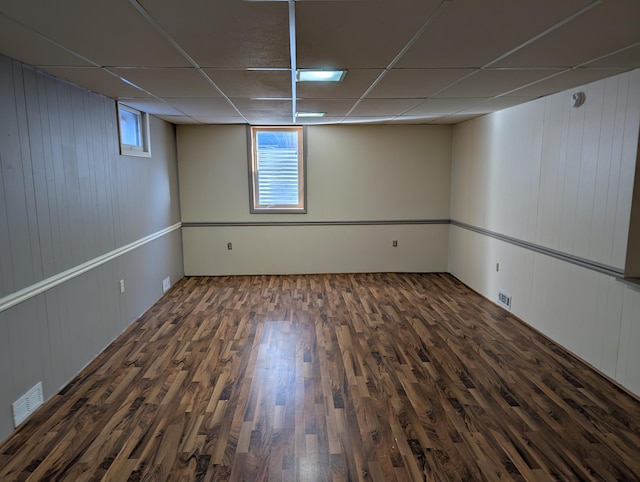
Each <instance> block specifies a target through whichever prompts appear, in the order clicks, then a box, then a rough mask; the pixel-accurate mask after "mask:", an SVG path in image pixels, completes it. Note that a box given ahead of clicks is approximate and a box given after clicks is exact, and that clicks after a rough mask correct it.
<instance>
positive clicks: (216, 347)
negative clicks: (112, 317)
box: [0, 274, 640, 481]
mask: <svg viewBox="0 0 640 482" xmlns="http://www.w3.org/2000/svg"><path fill="white" fill-rule="evenodd" d="M25 479H28V480H38V481H42V480H55V481H60V480H69V481H84V480H92V481H93V480H114V481H126V480H136V481H137V480H184V481H200V480H202V481H204V480H208V481H209V480H210V481H213V480H217V481H222V480H238V481H240V480H247V481H249V480H251V481H253V480H274V481H279V480H291V481H307V480H308V481H316V480H318V481H325V480H334V481H339V480H344V481H357V480H374V481H394V480H397V481H410V480H415V481H419V480H438V481H444V480H469V481H482V480H486V481H497V480H563V481H565V480H607V481H609V480H640V402H639V401H638V400H637V399H634V398H633V397H631V396H629V395H628V394H626V393H625V392H624V391H622V390H620V389H619V388H617V387H616V386H614V385H613V384H611V383H609V382H608V381H607V380H606V379H604V378H603V377H601V376H600V375H598V374H597V373H596V372H594V371H593V370H591V369H590V368H589V367H587V366H586V365H584V364H583V363H581V362H579V361H578V360H576V359H575V358H574V357H572V356H571V355H569V354H567V353H566V352H565V351H564V350H563V349H561V348H560V347H558V346H557V345H555V344H553V343H551V342H549V341H548V340H546V339H545V338H543V337H541V336H540V335H538V334H536V333H535V332H534V331H532V330H531V329H529V328H527V327H526V326H524V325H523V324H522V323H520V322H519V321H517V320H515V319H514V318H512V317H511V316H509V315H508V314H507V313H506V312H504V311H503V310H501V309H500V308H498V307H496V306H494V305H493V304H491V303H490V302H488V301H486V300H484V299H482V298H481V297H479V296H478V295H477V294H475V293H474V292H472V291H471V290H469V289H468V288H467V287H466V286H464V285H463V284H461V283H459V282H458V281H457V280H456V279H455V278H453V277H451V276H449V275H439V274H434V275H412V274H407V275H404V274H363V275H312V276H255V277H254V276H246V277H217V278H206V277H201V278H186V279H183V280H181V281H180V282H179V283H178V284H177V285H176V286H175V287H174V288H173V289H172V290H171V291H170V292H169V293H167V295H165V297H163V298H162V299H161V300H160V301H159V302H158V303H157V304H156V305H155V306H154V307H152V309H151V310H149V312H147V313H146V314H145V315H144V316H143V317H142V318H141V319H140V320H139V321H137V322H136V323H134V324H133V325H132V326H131V327H130V328H129V329H128V330H127V331H126V332H125V333H124V334H123V335H122V336H121V337H119V338H118V339H117V340H116V341H115V342H114V343H113V344H112V345H111V346H109V347H108V349H107V350H106V351H105V352H103V353H102V354H101V355H100V356H99V357H98V358H97V359H96V360H95V361H94V362H93V363H91V365H90V366H88V367H87V368H86V369H85V370H84V371H83V372H82V373H81V374H80V375H79V376H78V377H77V378H76V379H74V380H73V381H72V382H71V383H70V384H69V385H68V386H67V387H65V388H64V389H63V390H62V391H61V392H60V393H59V394H58V395H56V396H54V397H53V398H52V399H51V400H50V401H49V402H48V403H46V404H45V406H44V407H43V408H42V409H41V410H39V411H38V412H37V413H36V414H35V415H34V416H33V417H32V418H31V419H30V420H29V421H27V422H26V423H25V424H24V425H23V426H22V427H21V428H20V429H19V430H18V431H17V432H15V433H14V434H13V435H12V436H11V437H10V438H9V439H8V440H7V441H6V442H5V443H4V445H2V446H0V480H3V481H5V480H25Z"/></svg>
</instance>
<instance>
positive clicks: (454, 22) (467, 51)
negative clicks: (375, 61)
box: [396, 0, 590, 68]
mask: <svg viewBox="0 0 640 482" xmlns="http://www.w3.org/2000/svg"><path fill="white" fill-rule="evenodd" d="M589 3H590V1H589V0H563V1H561V2H559V1H557V0H518V1H515V2H514V1H513V0H482V1H477V0H455V1H451V2H446V3H445V4H444V5H445V7H444V9H443V11H442V13H441V14H440V15H439V16H438V17H437V18H436V19H435V21H434V22H433V23H432V24H431V25H429V27H428V28H427V30H426V32H425V33H424V34H423V35H422V36H421V37H420V38H419V39H418V41H417V42H416V43H415V44H414V45H413V46H412V47H411V48H410V49H409V50H408V51H407V53H406V54H405V55H404V56H403V57H402V59H400V61H399V62H398V64H397V65H396V67H402V68H478V67H482V66H484V65H485V64H487V63H488V62H491V61H492V60H494V59H496V58H498V57H499V56H500V55H503V54H505V53H506V52H508V51H509V50H511V49H513V48H515V47H517V46H518V45H520V44H521V43H523V42H525V41H527V40H529V39H530V38H532V37H533V36H535V35H537V34H538V33H540V32H542V31H544V30H545V29H547V28H549V27H551V26H552V25H554V24H556V23H557V22H559V21H560V20H562V19H564V18H566V17H568V16H569V15H571V14H573V13H574V12H576V11H578V10H580V9H581V8H582V7H584V6H585V5H588V4H589Z"/></svg>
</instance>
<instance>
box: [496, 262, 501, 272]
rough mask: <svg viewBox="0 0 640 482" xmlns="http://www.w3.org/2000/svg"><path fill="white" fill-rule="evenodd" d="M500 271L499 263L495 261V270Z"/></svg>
mask: <svg viewBox="0 0 640 482" xmlns="http://www.w3.org/2000/svg"><path fill="white" fill-rule="evenodd" d="M497 271H500V263H496V272H497Z"/></svg>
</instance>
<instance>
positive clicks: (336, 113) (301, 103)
mask: <svg viewBox="0 0 640 482" xmlns="http://www.w3.org/2000/svg"><path fill="white" fill-rule="evenodd" d="M356 102H357V99H311V100H298V102H297V111H298V112H324V113H325V114H326V115H327V117H342V116H345V115H346V114H347V112H349V110H350V109H351V108H352V107H353V106H354V104H355V103H356Z"/></svg>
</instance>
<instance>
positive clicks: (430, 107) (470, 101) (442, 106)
mask: <svg viewBox="0 0 640 482" xmlns="http://www.w3.org/2000/svg"><path fill="white" fill-rule="evenodd" d="M487 100H489V99H488V98H478V97H466V98H462V99H427V100H425V101H424V102H423V103H421V104H419V105H417V106H416V107H414V108H413V109H411V110H410V111H408V112H406V113H405V114H403V116H431V117H439V116H442V115H446V114H450V113H452V112H458V111H460V110H463V109H468V108H470V107H472V106H474V105H476V104H480V103H481V102H484V101H487Z"/></svg>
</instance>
